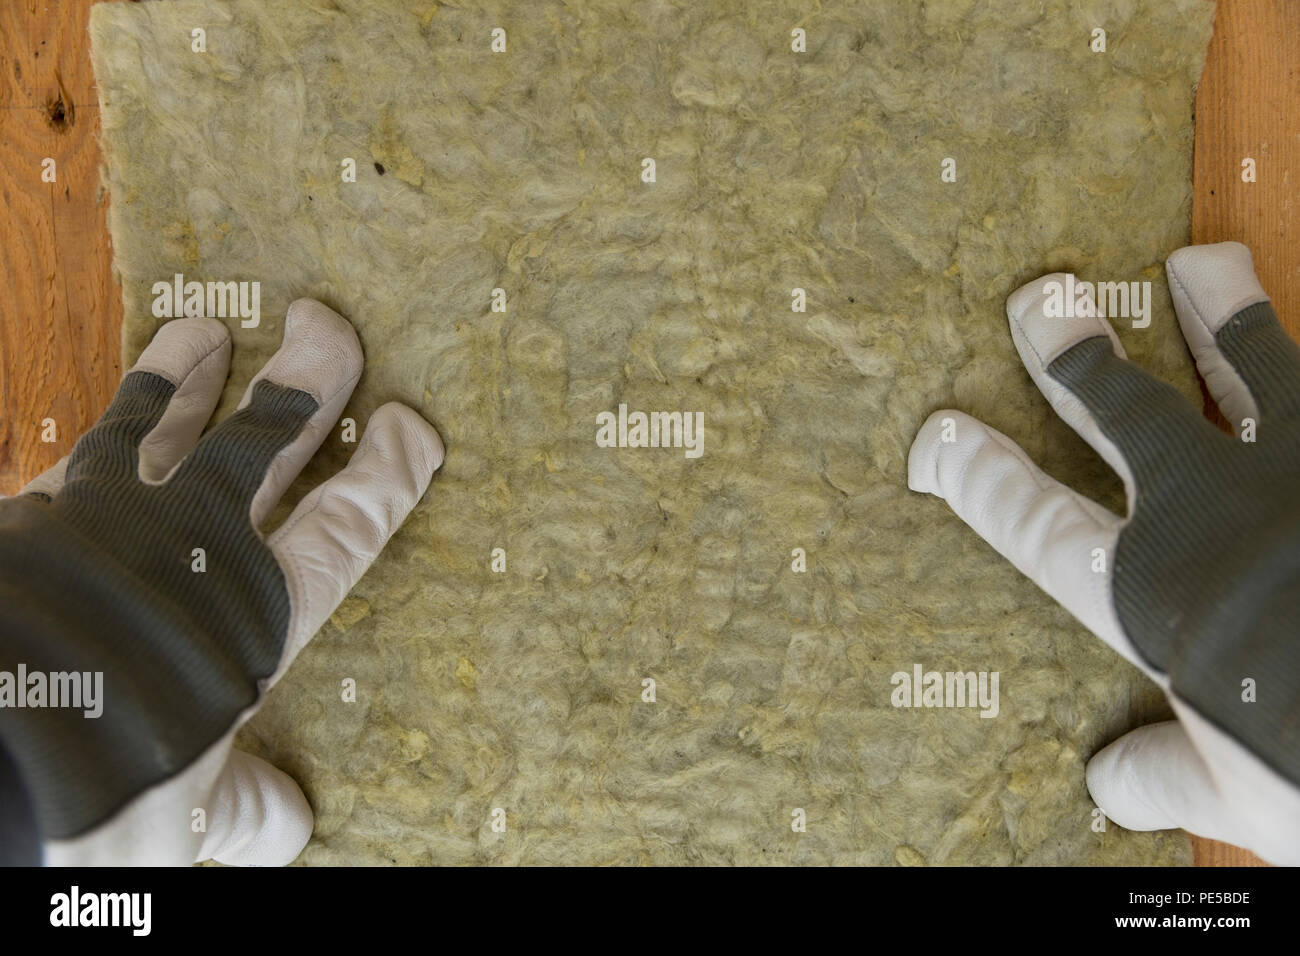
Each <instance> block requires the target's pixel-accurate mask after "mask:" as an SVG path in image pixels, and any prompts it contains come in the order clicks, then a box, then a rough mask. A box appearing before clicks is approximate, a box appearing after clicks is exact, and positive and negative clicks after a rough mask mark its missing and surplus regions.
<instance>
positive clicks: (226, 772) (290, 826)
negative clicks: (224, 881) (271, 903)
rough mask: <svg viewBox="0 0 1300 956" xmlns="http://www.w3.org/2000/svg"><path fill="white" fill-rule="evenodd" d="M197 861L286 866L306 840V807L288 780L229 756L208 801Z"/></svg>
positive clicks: (253, 761) (237, 753)
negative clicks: (205, 832)
mask: <svg viewBox="0 0 1300 956" xmlns="http://www.w3.org/2000/svg"><path fill="white" fill-rule="evenodd" d="M206 809H207V827H208V829H207V835H206V836H205V837H204V840H203V846H202V848H201V849H200V850H199V855H198V859H197V860H196V861H195V862H202V861H203V860H216V861H217V862H218V863H225V864H226V865H228V866H285V865H287V864H289V863H292V862H293V861H294V860H295V859H296V858H297V856H298V854H299V853H301V852H302V849H303V847H305V846H306V845H307V841H308V840H309V839H311V831H312V823H313V817H312V812H311V806H310V805H309V804H308V803H307V798H306V797H304V796H303V795H302V790H300V789H299V788H298V784H296V783H294V781H293V778H292V777H290V776H289V775H288V774H286V773H285V772H284V771H282V770H277V769H276V768H275V767H273V766H271V765H270V764H269V763H267V762H266V761H265V760H262V759H260V758H258V757H254V756H253V755H251V754H246V753H244V752H243V751H241V750H232V751H231V752H230V759H229V760H227V761H226V766H225V768H224V769H223V770H222V772H221V775H220V776H219V777H218V778H217V782H216V784H215V786H214V787H213V789H212V795H211V797H209V799H208V805H207V807H206Z"/></svg>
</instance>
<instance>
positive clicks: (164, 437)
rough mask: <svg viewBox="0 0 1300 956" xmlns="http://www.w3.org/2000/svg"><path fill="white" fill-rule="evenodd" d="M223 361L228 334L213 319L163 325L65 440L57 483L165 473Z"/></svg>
mask: <svg viewBox="0 0 1300 956" xmlns="http://www.w3.org/2000/svg"><path fill="white" fill-rule="evenodd" d="M229 366H230V333H229V332H227V331H226V327H225V326H224V325H222V324H221V323H220V322H218V321H217V320H216V319H205V318H188V319H175V320H173V321H171V322H168V323H166V324H165V325H163V326H162V328H160V329H159V330H158V332H157V334H155V335H154V337H153V341H151V342H150V343H149V345H148V346H147V347H146V348H145V350H144V351H143V352H141V353H140V358H139V359H138V360H137V361H136V363H135V365H133V366H132V367H131V368H130V369H129V370H128V371H127V373H126V375H125V376H123V378H122V384H121V385H119V386H118V389H117V394H116V395H114V396H113V401H112V402H111V403H110V404H109V406H108V410H107V411H105V412H104V414H103V415H102V416H101V417H100V419H99V421H98V422H96V423H95V426H94V427H93V428H91V429H90V431H88V432H86V434H84V435H82V436H81V438H80V439H79V440H78V441H77V444H76V446H75V447H73V449H72V453H71V454H70V455H69V456H68V465H67V470H66V475H65V483H67V482H72V481H78V480H81V479H83V478H88V477H92V476H94V477H98V478H104V479H122V478H125V477H127V476H128V475H129V476H131V477H136V476H137V475H138V476H141V477H144V478H145V479H146V480H157V479H158V478H159V477H161V476H162V475H165V474H166V473H167V471H169V470H170V469H171V467H172V465H174V464H175V463H176V461H179V460H180V458H181V457H182V456H183V455H184V454H185V453H186V452H187V451H188V450H189V449H190V446H191V445H192V444H193V442H194V439H195V438H197V437H198V434H199V432H200V431H201V430H202V429H203V426H204V424H205V423H206V422H207V420H208V418H209V417H210V416H211V415H212V409H213V408H214V407H215V406H216V402H217V398H218V396H219V395H220V392H221V384H222V383H223V382H224V381H225V378H226V372H227V370H228V368H229Z"/></svg>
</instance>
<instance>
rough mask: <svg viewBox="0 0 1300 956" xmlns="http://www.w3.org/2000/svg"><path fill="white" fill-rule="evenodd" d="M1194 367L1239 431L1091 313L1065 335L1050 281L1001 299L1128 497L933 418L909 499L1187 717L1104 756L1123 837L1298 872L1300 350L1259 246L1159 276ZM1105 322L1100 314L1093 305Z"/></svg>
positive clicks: (1100, 798)
mask: <svg viewBox="0 0 1300 956" xmlns="http://www.w3.org/2000/svg"><path fill="white" fill-rule="evenodd" d="M1167 271H1168V275H1169V288H1170V292H1171V294H1172V297H1173V301H1174V306H1175V309H1176V311H1177V313H1178V322H1179V325H1180V326H1181V327H1182V330H1183V336H1184V337H1185V338H1186V340H1187V343H1188V345H1189V346H1190V348H1191V352H1192V355H1193V357H1194V358H1195V360H1196V365H1197V368H1199V369H1200V372H1201V375H1202V376H1203V377H1204V379H1205V383H1206V385H1207V387H1208V389H1209V391H1210V394H1211V395H1212V396H1213V398H1214V400H1215V401H1216V402H1218V404H1219V408H1220V409H1221V410H1222V411H1223V413H1224V415H1225V416H1226V417H1227V418H1228V420H1229V421H1230V422H1231V423H1232V426H1233V428H1234V429H1235V431H1236V435H1235V436H1229V435H1227V434H1226V433H1224V432H1222V431H1220V430H1218V429H1217V428H1215V427H1214V426H1213V425H1212V424H1210V422H1208V421H1207V420H1206V419H1205V418H1204V417H1202V415H1201V414H1200V412H1199V410H1198V409H1196V408H1194V407H1193V406H1192V405H1191V404H1190V403H1188V402H1187V401H1185V400H1184V399H1183V397H1182V395H1181V394H1179V392H1177V391H1176V390H1175V389H1174V388H1172V387H1171V386H1169V385H1167V384H1165V383H1163V382H1160V381H1157V380H1156V379H1155V378H1153V377H1152V376H1151V375H1149V374H1147V373H1146V372H1145V371H1143V370H1142V369H1141V368H1139V367H1138V366H1136V365H1134V364H1133V363H1131V362H1129V361H1128V360H1127V359H1126V358H1125V356H1124V350H1123V348H1121V346H1120V343H1119V339H1118V338H1117V337H1116V336H1115V332H1114V330H1113V329H1112V328H1111V327H1110V325H1109V324H1108V323H1107V322H1106V320H1105V319H1103V318H1097V317H1095V306H1093V303H1092V300H1091V298H1090V297H1087V296H1085V297H1084V300H1083V301H1081V302H1080V303H1079V307H1076V308H1075V310H1074V311H1075V315H1076V316H1079V315H1080V314H1081V313H1088V312H1089V311H1092V313H1093V314H1092V315H1091V316H1090V315H1087V314H1083V315H1082V316H1081V317H1072V318H1056V317H1052V316H1053V315H1055V314H1057V313H1059V312H1061V311H1062V310H1061V309H1058V308H1055V307H1054V305H1055V303H1053V307H1051V308H1049V307H1048V304H1049V302H1050V301H1052V300H1053V297H1054V296H1055V289H1054V288H1053V287H1052V285H1051V284H1052V283H1060V284H1061V286H1062V287H1068V286H1067V281H1068V277H1067V276H1065V275H1063V274H1058V275H1050V276H1044V277H1043V278H1041V279H1038V280H1037V281H1035V282H1031V283H1029V284H1028V285H1026V286H1024V287H1022V288H1021V289H1019V290H1018V291H1016V292H1015V293H1014V294H1013V295H1012V296H1011V297H1010V298H1009V299H1008V300H1007V317H1008V319H1009V320H1010V324H1011V337H1012V339H1013V340H1014V341H1015V345H1016V349H1017V350H1018V351H1019V353H1020V358H1021V360H1022V361H1023V362H1024V364H1025V368H1026V369H1028V371H1029V375H1030V378H1032V379H1033V381H1034V383H1035V384H1036V385H1037V386H1038V388H1039V390H1040V391H1042V393H1043V395H1044V396H1046V398H1047V400H1048V402H1050V403H1051V405H1052V407H1053V408H1054V409H1055V410H1056V413H1057V414H1058V415H1060V416H1061V418H1063V419H1064V420H1065V421H1066V423H1067V424H1069V425H1070V427H1071V428H1073V429H1074V430H1075V431H1076V432H1078V434H1079V436H1080V437H1081V438H1083V439H1084V441H1086V442H1088V444H1090V445H1091V446H1092V447H1093V448H1094V449H1096V451H1097V453H1098V454H1099V455H1101V457H1102V458H1103V459H1105V461H1106V462H1107V464H1109V465H1110V467H1111V468H1113V469H1114V470H1115V471H1116V472H1117V473H1118V474H1119V476H1120V478H1121V479H1122V480H1123V482H1124V488H1125V490H1126V492H1127V497H1128V505H1127V514H1125V515H1124V516H1122V517H1121V516H1118V515H1115V514H1113V513H1111V512H1110V511H1109V510H1107V509H1105V508H1102V507H1101V506H1099V505H1098V504H1097V503H1095V502H1093V501H1091V500H1089V499H1088V498H1085V497H1084V496H1082V495H1080V494H1078V493H1077V492H1075V491H1072V490H1071V489H1069V488H1067V487H1065V486H1064V485H1062V484H1061V483H1060V482H1057V481H1055V480H1053V479H1052V478H1049V477H1048V476H1047V475H1046V474H1044V473H1043V472H1042V471H1041V470H1040V469H1039V468H1037V467H1036V466H1035V465H1034V464H1033V462H1032V461H1030V460H1029V458H1028V456H1026V455H1025V453H1024V452H1023V451H1022V450H1021V449H1020V448H1019V447H1017V446H1016V444H1015V443H1014V442H1013V441H1011V439H1009V438H1007V437H1006V436H1005V435H1002V434H1000V433H998V432H996V431H994V430H993V429H991V428H989V427H988V426H986V425H984V424H982V423H980V422H978V421H976V420H975V419H973V418H971V417H969V416H967V415H963V414H962V413H961V412H957V411H947V410H945V411H938V412H935V413H934V414H933V415H931V416H930V418H929V419H928V420H927V421H926V423H925V425H924V426H922V428H921V430H920V432H919V433H918V434H917V437H916V440H915V442H914V443H913V445H912V449H911V452H910V454H909V456H908V485H909V486H910V487H911V488H912V489H913V490H914V491H919V492H928V493H930V494H934V495H938V496H939V497H941V498H943V499H945V500H946V501H947V502H948V504H949V506H951V508H952V509H953V511H955V512H956V513H957V515H958V516H959V517H960V518H961V519H962V520H963V521H965V522H966V523H967V524H969V525H970V526H971V527H972V528H973V529H974V530H975V532H976V533H977V534H979V535H980V536H981V537H982V538H984V539H985V540H986V541H987V542H988V543H989V544H991V545H992V546H993V547H994V548H995V549H996V550H997V551H998V552H999V553H1001V554H1002V555H1003V556H1004V557H1005V558H1007V559H1008V560H1009V561H1011V563H1012V564H1014V565H1015V566H1016V567H1017V568H1018V569H1019V570H1020V571H1021V572H1022V573H1023V574H1025V575H1026V576H1028V577H1029V578H1030V579H1031V580H1033V581H1034V583H1035V584H1037V585H1038V586H1039V587H1041V588H1042V589H1043V590H1044V591H1046V592H1047V593H1048V594H1049V595H1051V596H1052V597H1053V598H1055V599H1056V600H1057V601H1058V602H1060V604H1062V605H1063V606H1064V607H1065V608H1066V609H1067V610H1068V611H1070V613H1072V614H1073V615H1074V616H1075V617H1076V618H1078V619H1079V621H1081V622H1082V623H1083V624H1084V625H1085V626H1086V627H1087V628H1088V629H1089V630H1091V631H1092V632H1093V633H1094V634H1096V635H1097V636H1098V637H1100V638H1101V639H1102V640H1103V641H1105V642H1106V643H1107V644H1108V645H1110V646H1111V647H1112V648H1114V649H1115V650H1116V651H1118V652H1119V653H1120V654H1122V655H1124V656H1125V657H1126V658H1128V659H1129V660H1130V661H1132V662H1133V663H1134V664H1136V665H1137V666H1138V667H1139V668H1141V669H1142V670H1143V671H1145V672H1146V674H1147V675H1148V676H1150V677H1151V679H1152V680H1154V681H1155V682H1156V683H1157V684H1159V685H1160V686H1161V687H1162V688H1163V689H1164V690H1165V693H1166V694H1167V695H1168V698H1169V702H1170V704H1171V706H1172V709H1173V711H1174V713H1175V714H1176V715H1177V717H1178V719H1177V720H1173V721H1168V722H1164V723H1159V724H1154V725H1151V726H1148V727H1142V728H1140V729H1138V730H1135V731H1133V732H1131V733H1129V734H1127V735H1126V736H1124V737H1121V738H1120V739H1119V740H1117V741H1115V742H1114V743H1112V744H1110V745H1109V746H1107V747H1106V748H1105V749H1103V750H1101V751H1100V752H1099V753H1097V754H1096V755H1095V756H1094V757H1093V758H1092V760H1091V761H1089V763H1088V767H1087V784H1088V790H1089V792H1090V793H1091V794H1092V797H1093V799H1094V800H1095V801H1096V803H1097V805H1098V806H1099V807H1101V809H1102V810H1103V811H1104V813H1105V814H1106V816H1107V817H1108V818H1109V819H1111V820H1113V821H1115V822H1116V823H1118V824H1120V825H1121V826H1124V827H1127V828H1129V829H1131V830H1159V829H1166V828H1170V827H1183V828H1184V829H1186V830H1189V831H1190V832H1192V833H1196V834H1200V835H1202V836H1206V837H1211V838H1214V839H1217V840H1224V841H1227V842H1229V843H1233V844H1237V845H1239V846H1244V847H1247V848H1249V849H1251V850H1253V851H1254V852H1256V853H1257V854H1259V855H1260V856H1261V857H1263V858H1264V859H1266V860H1270V861H1273V862H1276V863H1285V864H1300V787H1298V784H1300V348H1297V347H1296V345H1295V343H1293V342H1292V341H1291V339H1289V338H1288V337H1287V335H1286V333H1285V332H1284V331H1283V330H1282V328H1281V326H1280V325H1279V324H1278V321H1277V318H1276V316H1275V315H1274V313H1273V307H1272V304H1271V303H1270V301H1269V299H1268V296H1266V295H1265V294H1264V290H1263V289H1262V288H1261V287H1260V284H1259V280H1258V279H1257V278H1256V277H1255V271H1254V264H1253V263H1252V261H1251V257H1250V252H1249V250H1247V249H1246V247H1245V246H1243V245H1241V244H1240V243H1235V242H1225V243H1221V244H1219V245H1210V246H1190V247H1188V248H1184V249H1180V250H1178V251H1177V252H1175V253H1174V254H1173V255H1172V256H1171V257H1170V258H1169V261H1168V263H1167ZM1089 306H1092V309H1091V310H1090V309H1089Z"/></svg>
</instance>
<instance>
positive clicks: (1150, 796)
mask: <svg viewBox="0 0 1300 956" xmlns="http://www.w3.org/2000/svg"><path fill="white" fill-rule="evenodd" d="M1087 780H1088V792H1089V793H1090V794H1092V799H1093V800H1094V801H1095V802H1096V804H1097V806H1099V807H1101V809H1102V812H1104V813H1105V814H1106V816H1107V818H1109V819H1111V820H1113V821H1115V822H1116V823H1118V824H1119V825H1120V826H1122V827H1124V828H1126V829H1129V830H1167V829H1170V828H1173V827H1182V828H1183V829H1184V830H1188V831H1190V832H1192V833H1195V834H1197V835H1199V836H1205V837H1210V838H1211V839H1215V840H1225V841H1227V842H1230V843H1239V842H1240V837H1239V836H1238V835H1237V834H1235V833H1234V832H1233V831H1234V830H1235V829H1236V828H1235V827H1234V826H1233V825H1232V824H1231V822H1230V821H1231V819H1232V818H1231V816H1230V814H1229V813H1228V808H1227V806H1226V805H1225V804H1224V801H1223V798H1222V796H1221V795H1220V793H1219V791H1218V789H1217V788H1216V787H1215V785H1214V781H1213V778H1211V776H1210V772H1209V768H1208V767H1207V766H1206V764H1205V761H1204V760H1203V759H1202V758H1201V755H1200V753H1198V752H1197V750H1196V748H1195V747H1194V746H1193V745H1192V741H1191V738H1189V737H1188V736H1187V731H1185V730H1184V729H1183V726H1182V724H1181V723H1179V722H1178V721H1176V720H1169V721H1165V722H1164V723H1159V724H1150V725H1149V726H1146V727H1139V728H1138V729H1137V730H1134V731H1132V732H1130V733H1127V734H1125V735H1124V736H1123V737H1121V738H1119V740H1116V741H1115V742H1114V743H1112V744H1110V745H1109V746H1107V747H1105V748H1104V749H1103V750H1101V751H1100V752H1099V753H1098V754H1097V755H1096V756H1095V757H1093V758H1092V759H1091V760H1090V761H1088V770H1087Z"/></svg>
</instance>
